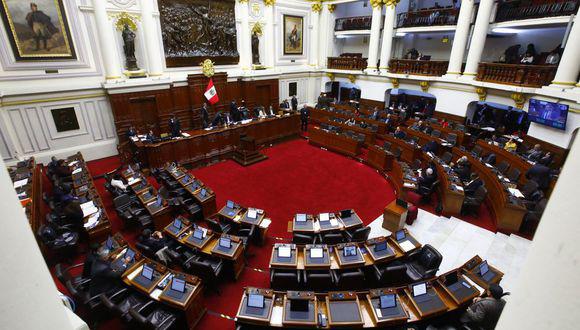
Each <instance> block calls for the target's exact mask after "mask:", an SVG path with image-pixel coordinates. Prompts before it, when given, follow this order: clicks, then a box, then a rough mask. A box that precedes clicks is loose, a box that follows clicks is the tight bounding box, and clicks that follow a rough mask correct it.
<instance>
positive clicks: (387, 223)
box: [383, 199, 407, 232]
mask: <svg viewBox="0 0 580 330" xmlns="http://www.w3.org/2000/svg"><path fill="white" fill-rule="evenodd" d="M406 219H407V209H406V208H404V207H402V206H400V205H398V204H397V200H396V199H395V200H394V201H392V202H390V203H389V205H387V206H386V207H385V210H384V211H383V228H385V229H386V230H388V231H390V232H396V231H397V230H400V229H403V227H405V220H406Z"/></svg>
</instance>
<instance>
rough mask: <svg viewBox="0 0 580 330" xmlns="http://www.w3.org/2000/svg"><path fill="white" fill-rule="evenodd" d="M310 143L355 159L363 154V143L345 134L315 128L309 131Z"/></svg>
mask: <svg viewBox="0 0 580 330" xmlns="http://www.w3.org/2000/svg"><path fill="white" fill-rule="evenodd" d="M308 142H309V143H310V144H313V145H317V146H321V147H324V148H327V149H329V150H332V151H335V152H338V153H341V154H344V155H347V156H351V157H355V156H357V155H358V154H360V153H361V147H362V143H360V142H359V141H357V140H355V139H352V138H350V137H348V136H346V135H344V134H337V133H333V132H329V131H326V130H324V129H321V128H317V127H313V128H311V129H310V130H309V131H308Z"/></svg>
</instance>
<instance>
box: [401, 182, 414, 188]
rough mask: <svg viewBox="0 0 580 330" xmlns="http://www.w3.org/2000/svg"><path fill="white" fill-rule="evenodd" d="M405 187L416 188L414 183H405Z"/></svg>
mask: <svg viewBox="0 0 580 330" xmlns="http://www.w3.org/2000/svg"><path fill="white" fill-rule="evenodd" d="M403 187H405V188H415V185H414V184H412V183H408V182H405V183H403Z"/></svg>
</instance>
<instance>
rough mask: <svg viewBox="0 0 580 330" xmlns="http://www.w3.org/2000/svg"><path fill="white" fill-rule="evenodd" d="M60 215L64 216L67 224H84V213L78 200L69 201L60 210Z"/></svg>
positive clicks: (80, 226)
mask: <svg viewBox="0 0 580 330" xmlns="http://www.w3.org/2000/svg"><path fill="white" fill-rule="evenodd" d="M62 215H63V216H64V217H65V222H66V223H67V224H72V225H74V226H76V227H79V228H82V226H83V224H84V221H83V219H84V214H83V210H82V209H81V204H80V203H79V201H78V200H74V201H71V202H69V203H68V204H67V205H66V206H65V207H64V208H63V210H62Z"/></svg>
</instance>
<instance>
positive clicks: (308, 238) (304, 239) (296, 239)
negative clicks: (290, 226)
mask: <svg viewBox="0 0 580 330" xmlns="http://www.w3.org/2000/svg"><path fill="white" fill-rule="evenodd" d="M315 239H316V236H314V235H308V234H300V233H294V234H293V235H292V243H294V244H314V243H316V241H315Z"/></svg>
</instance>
